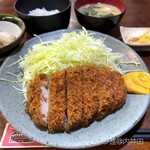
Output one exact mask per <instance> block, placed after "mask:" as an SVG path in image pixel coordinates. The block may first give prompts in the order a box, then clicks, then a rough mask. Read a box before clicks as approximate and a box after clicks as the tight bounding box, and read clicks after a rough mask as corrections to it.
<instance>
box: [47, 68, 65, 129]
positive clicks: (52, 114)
mask: <svg viewBox="0 0 150 150" xmlns="http://www.w3.org/2000/svg"><path fill="white" fill-rule="evenodd" d="M65 82H66V81H65V70H63V71H60V72H56V73H53V74H52V75H51V76H50V82H49V95H50V99H49V100H50V101H49V109H48V130H49V132H63V131H65V121H66V87H65V84H66V83H65Z"/></svg>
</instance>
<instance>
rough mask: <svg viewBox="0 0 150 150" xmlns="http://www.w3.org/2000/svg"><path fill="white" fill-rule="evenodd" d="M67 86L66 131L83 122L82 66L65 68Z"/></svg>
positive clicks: (79, 126)
mask: <svg viewBox="0 0 150 150" xmlns="http://www.w3.org/2000/svg"><path fill="white" fill-rule="evenodd" d="M66 82H67V84H66V86H67V119H68V125H67V131H71V130H75V129H79V128H81V127H82V123H83V84H82V68H81V67H79V66H77V67H75V68H70V69H67V70H66Z"/></svg>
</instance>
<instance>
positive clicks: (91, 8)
mask: <svg viewBox="0 0 150 150" xmlns="http://www.w3.org/2000/svg"><path fill="white" fill-rule="evenodd" d="M78 10H79V11H80V12H81V13H83V14H85V15H88V16H92V17H111V16H116V15H119V14H120V13H121V11H120V10H119V9H118V8H117V7H115V6H113V5H109V4H104V3H96V4H87V5H84V6H81V7H80V8H79V9H78Z"/></svg>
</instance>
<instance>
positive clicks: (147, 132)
mask: <svg viewBox="0 0 150 150" xmlns="http://www.w3.org/2000/svg"><path fill="white" fill-rule="evenodd" d="M123 138H130V139H142V140H144V141H150V129H138V130H131V131H129V132H128V133H127V134H125V135H124V136H123Z"/></svg>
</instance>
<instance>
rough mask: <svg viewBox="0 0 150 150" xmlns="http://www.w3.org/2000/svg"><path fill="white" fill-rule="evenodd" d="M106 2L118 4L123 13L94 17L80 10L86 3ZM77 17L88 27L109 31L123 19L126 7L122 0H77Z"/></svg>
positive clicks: (75, 6) (75, 7)
mask: <svg viewBox="0 0 150 150" xmlns="http://www.w3.org/2000/svg"><path fill="white" fill-rule="evenodd" d="M96 3H105V4H110V5H113V6H116V7H117V8H119V9H120V10H121V14H119V15H116V16H111V17H101V18H100V17H93V16H87V15H85V14H83V13H81V12H80V11H79V8H80V7H81V6H84V5H86V4H96ZM74 9H75V13H76V17H77V19H78V21H79V23H80V24H81V25H82V26H83V27H85V28H86V29H90V30H96V31H100V32H104V33H107V32H108V31H109V30H110V29H112V28H114V27H115V26H117V25H118V24H119V22H120V20H121V19H122V17H123V15H124V13H125V10H126V7H125V5H124V3H123V2H121V1H120V0H77V1H76V2H75V5H74Z"/></svg>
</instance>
